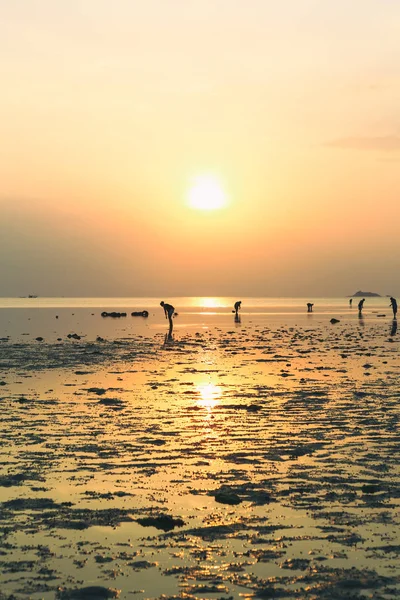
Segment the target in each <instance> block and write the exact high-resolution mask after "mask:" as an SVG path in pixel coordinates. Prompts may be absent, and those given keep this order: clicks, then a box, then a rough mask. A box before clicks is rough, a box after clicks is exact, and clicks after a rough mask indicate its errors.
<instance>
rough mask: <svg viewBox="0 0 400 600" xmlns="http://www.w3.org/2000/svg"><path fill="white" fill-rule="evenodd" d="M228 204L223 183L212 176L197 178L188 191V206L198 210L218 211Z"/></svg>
mask: <svg viewBox="0 0 400 600" xmlns="http://www.w3.org/2000/svg"><path fill="white" fill-rule="evenodd" d="M227 202H228V199H227V196H226V193H225V191H224V189H223V187H222V185H221V183H220V182H219V181H218V179H217V178H216V177H213V176H211V175H200V176H198V177H196V178H195V179H194V180H193V183H192V186H191V187H190V189H189V191H188V204H189V206H190V207H191V208H194V209H196V210H218V209H220V208H224V206H226V204H227Z"/></svg>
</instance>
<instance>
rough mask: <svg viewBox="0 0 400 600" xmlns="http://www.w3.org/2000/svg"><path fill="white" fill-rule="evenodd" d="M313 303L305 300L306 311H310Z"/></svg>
mask: <svg viewBox="0 0 400 600" xmlns="http://www.w3.org/2000/svg"><path fill="white" fill-rule="evenodd" d="M313 306H314V304H313V303H312V302H307V312H312V307H313Z"/></svg>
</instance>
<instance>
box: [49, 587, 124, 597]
mask: <svg viewBox="0 0 400 600" xmlns="http://www.w3.org/2000/svg"><path fill="white" fill-rule="evenodd" d="M119 594H120V592H119V591H118V590H113V589H111V588H105V587H102V586H99V585H91V586H89V587H84V588H80V589H75V590H65V589H64V590H58V592H57V596H56V598H57V600H108V598H118V596H119Z"/></svg>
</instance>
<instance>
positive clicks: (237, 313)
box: [233, 300, 242, 319]
mask: <svg viewBox="0 0 400 600" xmlns="http://www.w3.org/2000/svg"><path fill="white" fill-rule="evenodd" d="M233 308H234V309H235V318H236V319H237V318H238V317H239V310H240V309H241V308H242V301H241V300H238V301H237V302H235V304H234V305H233Z"/></svg>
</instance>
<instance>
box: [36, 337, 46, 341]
mask: <svg viewBox="0 0 400 600" xmlns="http://www.w3.org/2000/svg"><path fill="white" fill-rule="evenodd" d="M35 339H36V341H37V342H43V340H44V338H42V337H41V336H39V337H37V338H35Z"/></svg>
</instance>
